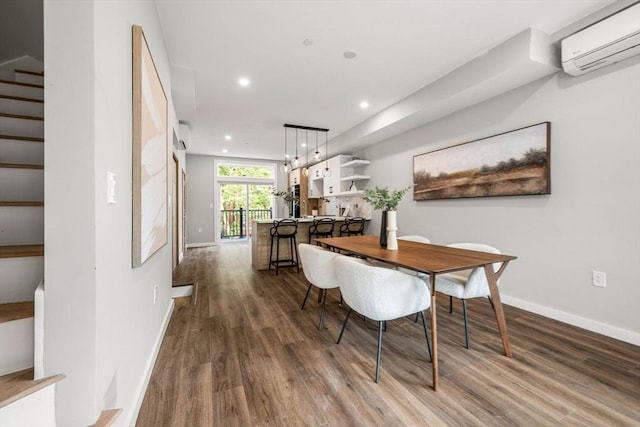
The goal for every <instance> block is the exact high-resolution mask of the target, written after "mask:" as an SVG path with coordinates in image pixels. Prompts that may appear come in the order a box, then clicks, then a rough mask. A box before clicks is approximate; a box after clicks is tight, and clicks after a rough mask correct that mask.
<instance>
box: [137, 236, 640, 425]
mask: <svg viewBox="0 0 640 427" xmlns="http://www.w3.org/2000/svg"><path fill="white" fill-rule="evenodd" d="M174 281H175V282H177V283H186V282H193V283H195V282H197V283H198V285H199V289H198V292H199V296H198V303H197V304H196V305H190V304H182V305H176V307H175V310H174V313H173V317H172V319H171V322H170V324H169V327H168V329H167V333H166V335H165V337H164V341H163V343H162V347H161V350H160V354H159V356H158V360H157V362H156V366H155V368H154V371H153V374H152V377H151V381H150V384H149V387H148V389H147V392H146V395H145V399H144V402H143V404H142V408H141V411H140V414H139V417H138V420H137V426H141V427H143V426H153V427H157V426H266V425H269V426H298V425H309V426H417V425H420V426H427V425H428V426H445V425H469V426H476V425H477V426H481V425H498V426H548V425H567V426H640V351H639V350H640V349H639V348H638V347H636V346H633V345H630V344H626V343H623V342H620V341H616V340H613V339H610V338H607V337H603V336H601V335H597V334H594V333H591V332H588V331H584V330H581V329H579V328H575V327H572V326H569V325H565V324H562V323H559V322H555V321H552V320H549V319H546V318H543V317H540V316H537V315H534V314H531V313H528V312H525V311H522V310H518V309H515V308H513V307H509V306H505V315H506V318H507V326H508V328H509V337H510V340H511V346H512V349H513V353H514V357H513V358H511V359H509V358H506V357H504V356H503V355H502V345H501V342H500V338H499V335H498V331H497V326H496V322H495V318H494V316H493V312H492V311H491V307H490V305H489V303H488V302H487V301H484V300H472V301H469V303H468V308H469V316H470V319H469V325H470V338H471V349H470V350H466V349H465V348H464V332H463V325H462V316H461V312H460V304H459V303H458V304H455V303H454V312H453V314H449V313H448V310H447V307H448V299H445V298H442V299H439V306H438V325H439V328H438V344H439V351H440V359H439V362H440V376H441V377H440V386H439V390H438V392H434V391H433V390H432V389H431V380H432V378H431V364H430V362H429V360H428V355H427V351H426V345H425V342H424V333H423V331H422V325H420V324H416V323H414V321H413V318H403V319H399V320H396V321H393V322H389V325H388V330H387V332H385V334H384V338H383V349H382V361H381V371H380V382H379V383H378V384H376V383H374V380H373V376H374V368H375V352H376V324H375V322H372V321H364V320H363V319H362V318H359V317H358V316H352V317H351V319H350V321H349V325H348V327H347V330H346V332H345V335H344V337H343V339H342V342H341V343H340V345H336V343H335V340H336V338H337V335H338V333H339V331H340V328H341V326H342V321H343V320H344V316H345V314H346V307H344V306H341V305H340V303H339V301H340V299H339V293H338V291H337V290H332V291H330V292H329V298H328V300H327V312H326V313H325V327H324V330H323V331H318V330H317V327H316V325H317V322H318V316H319V314H320V306H319V304H318V302H317V299H316V298H315V297H314V298H309V300H308V301H307V305H306V307H305V309H304V311H301V310H300V304H301V302H302V299H303V297H304V292H305V291H306V288H307V282H306V281H305V279H304V275H303V274H297V273H296V272H295V270H292V269H283V270H281V272H280V275H279V276H278V277H276V276H275V275H274V273H273V272H267V271H264V272H263V271H254V270H252V269H251V260H250V248H249V246H248V244H246V243H234V244H226V245H222V246H220V247H211V248H197V249H190V250H189V251H188V254H187V257H186V259H185V260H184V261H183V263H182V264H181V265H180V267H179V268H178V269H177V270H176V273H175V275H174Z"/></svg>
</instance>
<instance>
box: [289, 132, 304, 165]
mask: <svg viewBox="0 0 640 427" xmlns="http://www.w3.org/2000/svg"><path fill="white" fill-rule="evenodd" d="M301 164H302V161H301V160H300V159H299V158H298V129H296V157H295V158H294V159H293V162H291V165H292V166H293V167H294V168H299V167H300V165H301Z"/></svg>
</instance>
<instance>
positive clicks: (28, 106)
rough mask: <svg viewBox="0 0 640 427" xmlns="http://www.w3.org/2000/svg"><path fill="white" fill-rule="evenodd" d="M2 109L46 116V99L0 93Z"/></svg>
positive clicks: (14, 112) (5, 111) (15, 112)
mask: <svg viewBox="0 0 640 427" xmlns="http://www.w3.org/2000/svg"><path fill="white" fill-rule="evenodd" d="M0 111H2V112H3V113H8V114H21V115H26V116H36V117H42V116H44V101H42V100H39V99H33V98H26V97H23V96H10V95H0Z"/></svg>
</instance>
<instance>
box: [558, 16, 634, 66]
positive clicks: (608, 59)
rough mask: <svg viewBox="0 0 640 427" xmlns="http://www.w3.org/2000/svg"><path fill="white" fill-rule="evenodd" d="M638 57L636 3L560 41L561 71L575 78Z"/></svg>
mask: <svg viewBox="0 0 640 427" xmlns="http://www.w3.org/2000/svg"><path fill="white" fill-rule="evenodd" d="M639 53H640V3H636V4H634V5H632V6H630V7H628V8H626V9H623V10H621V11H620V12H618V13H615V14H613V15H611V16H609V17H607V18H604V19H603V20H601V21H598V22H596V23H595V24H593V25H590V26H588V27H586V28H585V29H583V30H581V31H578V32H577V33H575V34H572V35H571V36H569V37H567V38H565V39H563V40H562V68H563V69H564V71H565V72H566V73H567V74H571V75H572V76H579V75H582V74H585V73H588V72H590V71H593V70H597V69H598V68H602V67H605V66H607V65H611V64H614V63H616V62H619V61H622V60H623V59H626V58H629V57H631V56H634V55H637V54H639Z"/></svg>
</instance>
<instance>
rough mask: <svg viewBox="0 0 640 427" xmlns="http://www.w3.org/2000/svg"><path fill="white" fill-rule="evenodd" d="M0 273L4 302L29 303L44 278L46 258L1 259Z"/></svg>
mask: <svg viewBox="0 0 640 427" xmlns="http://www.w3.org/2000/svg"><path fill="white" fill-rule="evenodd" d="M0 271H2V285H0V287H1V288H2V302H4V303H9V302H20V301H29V300H31V299H34V294H35V292H36V289H37V288H38V284H39V283H40V282H41V281H42V278H43V277H44V257H41V256H40V257H37V256H32V257H22V258H1V259H0ZM35 310H38V307H36V308H35ZM40 314H41V313H40ZM0 347H1V345H0ZM0 353H2V351H0Z"/></svg>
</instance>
